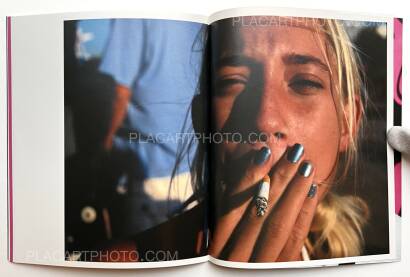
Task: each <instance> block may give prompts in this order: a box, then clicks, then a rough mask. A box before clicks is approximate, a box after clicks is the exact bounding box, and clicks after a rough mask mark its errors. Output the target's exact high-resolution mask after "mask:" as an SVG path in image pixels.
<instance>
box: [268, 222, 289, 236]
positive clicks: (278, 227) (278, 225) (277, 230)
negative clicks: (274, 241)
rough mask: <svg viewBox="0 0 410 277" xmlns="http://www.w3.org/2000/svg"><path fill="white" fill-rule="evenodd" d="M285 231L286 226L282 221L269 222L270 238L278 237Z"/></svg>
mask: <svg viewBox="0 0 410 277" xmlns="http://www.w3.org/2000/svg"><path fill="white" fill-rule="evenodd" d="M286 232H287V228H286V226H285V224H283V223H282V222H280V221H278V220H273V221H271V222H269V236H271V237H272V238H279V237H281V236H282V234H284V233H286Z"/></svg>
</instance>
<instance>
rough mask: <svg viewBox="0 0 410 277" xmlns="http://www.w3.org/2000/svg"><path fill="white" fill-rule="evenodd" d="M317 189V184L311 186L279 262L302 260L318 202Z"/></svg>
mask: <svg viewBox="0 0 410 277" xmlns="http://www.w3.org/2000/svg"><path fill="white" fill-rule="evenodd" d="M317 189H318V187H317V185H316V184H312V185H311V186H310V189H309V192H308V195H307V197H306V199H305V202H304V203H303V207H302V209H301V210H300V212H299V215H298V218H297V219H296V222H295V225H294V226H293V229H292V232H291V234H290V236H289V238H288V241H287V242H286V244H285V247H284V248H283V250H282V252H281V253H280V255H279V258H278V260H277V261H278V262H287V261H297V260H300V258H301V251H302V247H303V245H304V243H305V240H306V238H307V236H308V234H309V230H310V226H311V224H312V221H313V217H314V215H315V211H316V207H317V203H318V197H317Z"/></svg>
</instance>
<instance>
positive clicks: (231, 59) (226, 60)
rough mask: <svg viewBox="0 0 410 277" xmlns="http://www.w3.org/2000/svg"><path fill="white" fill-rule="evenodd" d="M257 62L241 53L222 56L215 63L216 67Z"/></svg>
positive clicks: (246, 64) (248, 64)
mask: <svg viewBox="0 0 410 277" xmlns="http://www.w3.org/2000/svg"><path fill="white" fill-rule="evenodd" d="M255 64H257V63H256V62H255V61H254V60H253V59H252V58H250V57H247V56H244V55H241V54H231V55H226V56H222V57H221V58H220V59H219V60H218V61H217V63H216V68H220V67H222V66H249V67H250V66H253V65H255Z"/></svg>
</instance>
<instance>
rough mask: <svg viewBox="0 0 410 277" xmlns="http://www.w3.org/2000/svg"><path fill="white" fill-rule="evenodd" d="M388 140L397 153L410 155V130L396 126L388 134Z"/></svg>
mask: <svg viewBox="0 0 410 277" xmlns="http://www.w3.org/2000/svg"><path fill="white" fill-rule="evenodd" d="M387 140H388V142H389V144H390V145H391V147H393V148H394V149H396V150H397V151H399V152H402V153H403V154H407V155H410V129H407V128H404V127H401V126H394V127H392V128H390V130H389V132H388V133H387Z"/></svg>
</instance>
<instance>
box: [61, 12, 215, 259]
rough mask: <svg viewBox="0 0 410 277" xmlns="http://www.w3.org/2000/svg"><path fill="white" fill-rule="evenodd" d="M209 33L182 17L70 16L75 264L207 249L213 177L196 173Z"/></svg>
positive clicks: (71, 249)
mask: <svg viewBox="0 0 410 277" xmlns="http://www.w3.org/2000/svg"><path fill="white" fill-rule="evenodd" d="M205 35H206V25H204V24H200V23H194V22H187V21H178V20H162V19H88V20H76V21H74V20H73V21H65V22H64V138H65V141H64V144H65V151H64V152H65V258H66V260H69V261H91V262H157V261H171V260H179V259H187V258H194V257H198V256H203V255H206V252H207V251H206V249H207V241H206V237H207V236H206V231H205V230H207V223H206V214H205V208H204V207H205V205H204V203H203V202H204V201H203V199H202V198H203V197H200V196H198V195H202V193H200V190H199V189H198V188H203V187H204V186H203V183H204V175H201V176H198V174H191V168H194V167H195V164H196V163H201V162H202V163H204V162H203V161H204V155H203V153H204V152H205V151H204V149H201V147H202V146H199V145H198V144H197V143H196V140H195V135H193V133H192V130H193V126H192V125H193V124H192V115H193V114H195V115H197V116H198V114H199V116H200V117H201V112H202V111H192V101H193V99H194V96H195V95H196V94H197V93H198V92H197V91H198V83H199V80H198V79H199V76H201V72H202V71H203V70H206V68H207V66H206V65H204V64H203V61H204V60H205V59H204V55H205V54H206V53H205V51H204V49H205V47H204V41H205V39H204V36H205ZM197 106H198V105H197ZM199 106H201V105H199ZM201 153H202V154H201ZM200 157H202V161H199V160H200V159H201V158H200Z"/></svg>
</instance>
